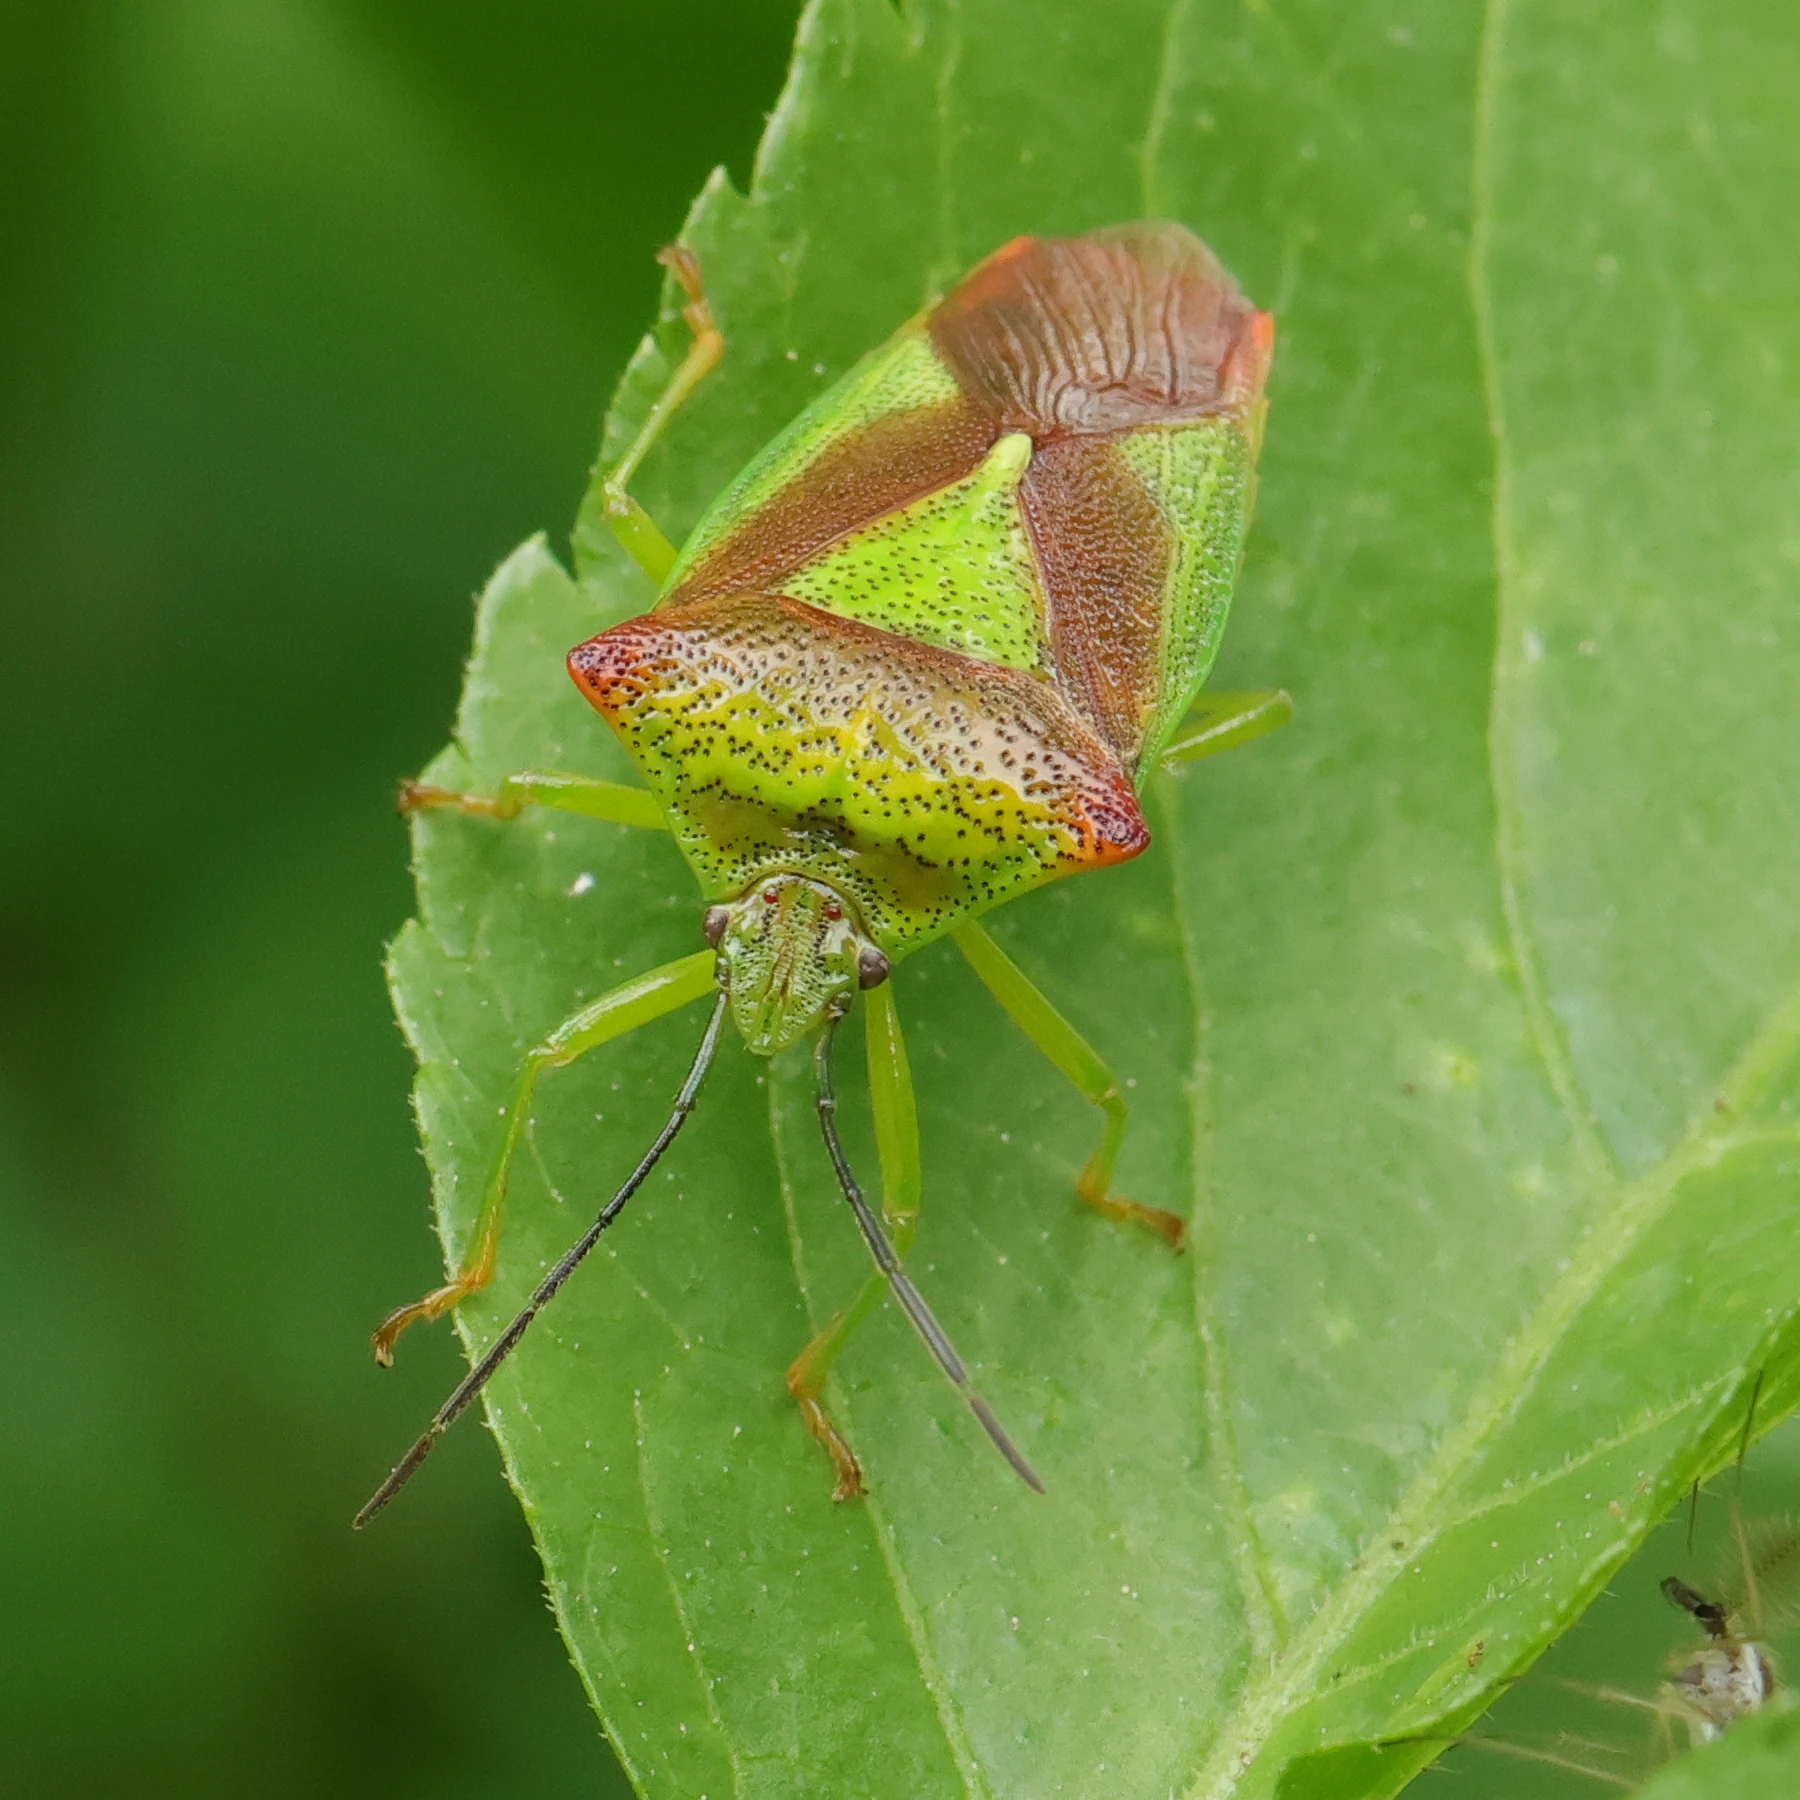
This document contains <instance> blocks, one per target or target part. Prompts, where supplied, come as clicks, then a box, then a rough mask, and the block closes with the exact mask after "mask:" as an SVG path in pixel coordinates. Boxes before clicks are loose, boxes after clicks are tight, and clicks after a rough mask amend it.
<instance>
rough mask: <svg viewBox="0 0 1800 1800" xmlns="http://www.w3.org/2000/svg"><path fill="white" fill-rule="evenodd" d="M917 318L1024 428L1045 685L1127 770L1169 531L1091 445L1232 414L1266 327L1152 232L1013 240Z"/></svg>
mask: <svg viewBox="0 0 1800 1800" xmlns="http://www.w3.org/2000/svg"><path fill="white" fill-rule="evenodd" d="M929 324H930V331H931V338H932V342H933V343H934V344H935V345H936V346H937V350H938V354H939V355H940V356H942V357H943V359H944V361H945V362H946V363H947V364H948V365H949V366H950V368H951V370H952V372H953V373H954V374H955V376H956V379H957V381H958V383H959V384H960V385H961V387H962V389H963V391H964V393H965V394H967V395H968V397H969V399H970V400H971V401H973V402H974V404H975V405H976V407H978V408H979V409H980V410H981V411H982V412H983V413H984V414H986V415H987V416H988V417H990V418H991V419H992V420H993V421H994V424H995V426H996V428H997V430H1000V431H1026V432H1029V433H1030V434H1031V437H1032V441H1033V443H1034V445H1035V446H1036V453H1035V455H1034V456H1033V458H1032V462H1031V467H1030V469H1029V471H1028V472H1027V474H1026V476H1025V480H1024V484H1023V486H1022V488H1021V491H1020V498H1021V501H1022V503H1023V505H1024V509H1025V517H1026V523H1027V525H1028V526H1029V528H1030V531H1031V536H1032V543H1033V546H1034V548H1035V549H1036V552H1037V557H1038V563H1039V566H1040V568H1041V569H1042V572H1043V578H1044V590H1045V600H1046V605H1047V609H1048V612H1049V625H1050V640H1051V647H1052V653H1053V655H1054V657H1055V661H1056V670H1057V680H1058V682H1059V684H1060V685H1061V686H1062V687H1063V689H1064V691H1065V692H1066V693H1067V694H1068V696H1069V698H1070V699H1071V701H1072V702H1073V703H1074V704H1075V705H1076V706H1077V707H1079V708H1080V709H1081V711H1082V712H1083V713H1084V714H1085V715H1086V716H1087V717H1088V718H1089V719H1090V720H1091V721H1092V722H1093V724H1094V726H1095V727H1096V728H1097V729H1098V730H1099V732H1100V733H1101V735H1102V736H1103V737H1104V738H1105V739H1106V741H1107V742H1108V743H1109V744H1110V745H1111V746H1112V748H1113V749H1114V750H1115V751H1116V752H1117V753H1118V754H1119V755H1120V756H1121V757H1122V758H1123V759H1124V761H1125V762H1126V764H1127V766H1133V765H1135V763H1136V760H1137V755H1138V751H1139V748H1140V746H1141V745H1142V743H1143V735H1144V730H1145V726H1146V723H1147V721H1148V720H1149V718H1150V717H1151V715H1152V714H1153V712H1154V710H1155V706H1156V701H1157V698H1158V695H1157V683H1158V679H1159V670H1158V663H1157V658H1158V656H1159V654H1160V645H1161V637H1162V607H1163V603H1164V591H1165V584H1166V579H1167V573H1168V557H1169V541H1168V540H1169V526H1168V523H1167V521H1165V520H1164V519H1163V517H1162V515H1161V513H1160V511H1159V510H1158V508H1157V505H1156V503H1155V501H1154V500H1153V499H1152V497H1151V496H1150V495H1149V494H1148V493H1147V492H1146V491H1145V489H1144V486H1143V484H1142V482H1140V481H1139V480H1138V478H1137V477H1136V476H1135V475H1134V474H1133V473H1132V471H1131V469H1130V468H1129V467H1128V466H1127V464H1126V463H1125V462H1124V460H1123V459H1122V458H1121V457H1120V456H1118V455H1117V453H1116V451H1115V449H1114V446H1113V444H1112V443H1111V442H1109V441H1108V440H1109V439H1112V438H1115V437H1116V436H1117V435H1118V434H1120V433H1123V432H1126V431H1130V430H1134V429H1142V428H1144V427H1146V426H1157V425H1173V424H1178V423H1180V422H1182V421H1184V420H1192V419H1199V418H1205V417H1207V416H1209V415H1219V414H1236V415H1238V416H1240V417H1245V416H1247V415H1248V414H1249V412H1250V409H1251V408H1252V407H1254V406H1255V404H1256V402H1257V399H1258V397H1259V395H1260V393H1261V391H1262V384H1263V379H1264V377H1265V376H1266V374H1267V371H1268V363H1269V355H1270V352H1271V349H1272V347H1273V323H1272V321H1271V320H1270V319H1269V317H1268V315H1267V314H1265V313H1259V312H1258V311H1257V310H1256V308H1255V307H1253V306H1252V305H1251V304H1250V302H1249V301H1248V300H1246V299H1245V298H1244V296H1243V294H1242V293H1241V292H1239V290H1238V286H1237V283H1236V282H1234V281H1233V280H1232V278H1231V277H1230V275H1228V274H1227V273H1226V272H1225V270H1224V268H1223V267H1222V266H1221V264H1220V263H1219V260H1218V258H1217V257H1215V256H1214V255H1213V253H1212V252H1211V251H1210V250H1209V249H1207V247H1206V246H1205V245H1204V244H1203V243H1201V242H1200V240H1199V239H1198V238H1197V237H1195V236H1194V234H1193V233H1192V232H1191V231H1189V230H1187V229H1186V227H1184V226H1181V225H1172V224H1155V223H1151V224H1139V225H1121V226H1117V227H1115V228H1114V229H1112V230H1108V231H1097V232H1094V233H1092V234H1091V235H1090V236H1088V237H1081V238H1048V239H1040V238H1016V239H1015V240H1014V241H1013V242H1012V243H1010V244H1008V245H1006V246H1005V247H1004V248H1003V249H1001V250H998V251H996V252H995V253H994V255H992V256H990V257H989V258H988V259H987V261H986V262H984V263H983V264H981V266H980V267H979V268H977V269H976V270H975V271H974V273H973V274H971V275H970V276H968V278H967V279H966V280H964V281H963V283H962V284H961V285H960V286H959V287H958V288H957V289H956V291H955V292H954V293H952V294H951V295H950V296H949V298H948V299H946V300H945V301H944V302H943V303H942V304H941V305H940V306H938V308H937V309H936V310H935V311H934V312H933V313H932V315H931V318H930V321H929Z"/></svg>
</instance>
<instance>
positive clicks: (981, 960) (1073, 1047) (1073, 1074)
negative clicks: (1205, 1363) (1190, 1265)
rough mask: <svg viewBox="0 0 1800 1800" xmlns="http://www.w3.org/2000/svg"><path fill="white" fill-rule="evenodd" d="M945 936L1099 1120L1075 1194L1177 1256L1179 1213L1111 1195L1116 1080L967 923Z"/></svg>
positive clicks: (1181, 1236) (1124, 1108) (1119, 1135)
mask: <svg viewBox="0 0 1800 1800" xmlns="http://www.w3.org/2000/svg"><path fill="white" fill-rule="evenodd" d="M950 935H951V936H952V937H953V938H954V939H955V940H956V947H957V949H959V950H960V951H961V952H962V953H963V955H964V956H966V957H967V958H968V959H969V966H970V967H971V968H972V969H974V971H975V973H976V974H977V975H979V976H980V977H981V979H982V981H983V983H984V984H985V985H986V987H987V990H988V992H989V993H990V994H992V995H993V996H994V998H995V999H996V1000H998V1001H999V1002H1000V1004H1001V1005H1002V1006H1003V1007H1004V1008H1005V1009H1006V1012H1007V1014H1008V1016H1009V1017H1010V1018H1011V1019H1012V1022H1013V1023H1014V1024H1015V1025H1017V1026H1018V1028H1019V1029H1020V1030H1021V1031H1022V1032H1024V1033H1025V1035H1026V1036H1027V1037H1028V1038H1030V1039H1031V1041H1032V1042H1033V1043H1034V1044H1036V1045H1037V1047H1038V1048H1039V1049H1040V1050H1041V1051H1043V1053H1044V1054H1045V1055H1046V1056H1047V1057H1049V1059H1050V1060H1051V1062H1053V1063H1054V1064H1055V1065H1056V1067H1057V1068H1058V1069H1060V1070H1061V1071H1062V1073H1063V1074H1064V1075H1066V1076H1067V1077H1068V1078H1069V1080H1070V1081H1072V1082H1073V1083H1074V1084H1075V1087H1076V1089H1077V1091H1078V1092H1079V1093H1080V1095H1081V1097H1082V1098H1083V1099H1084V1100H1087V1101H1090V1102H1091V1103H1092V1104H1093V1105H1095V1106H1097V1107H1099V1109H1100V1111H1101V1113H1102V1114H1103V1115H1104V1116H1105V1119H1106V1125H1105V1129H1104V1130H1103V1131H1102V1133H1101V1137H1100V1146H1099V1148H1098V1149H1097V1150H1095V1152H1094V1154H1093V1155H1092V1156H1090V1157H1089V1158H1088V1161H1087V1167H1086V1168H1084V1169H1083V1170H1082V1171H1081V1174H1080V1176H1079V1177H1078V1178H1077V1180H1076V1183H1075V1191H1076V1193H1078V1194H1079V1195H1080V1196H1081V1197H1082V1199H1083V1200H1085V1201H1086V1202H1087V1203H1088V1205H1089V1206H1091V1207H1094V1208H1095V1209H1096V1210H1097V1211H1100V1212H1103V1213H1105V1214H1106V1216H1107V1217H1108V1218H1109V1219H1118V1220H1120V1221H1125V1220H1130V1221H1133V1222H1135V1223H1136V1224H1139V1225H1148V1226H1149V1227H1150V1229H1151V1230H1152V1231H1154V1232H1157V1233H1159V1234H1160V1235H1161V1236H1163V1237H1165V1238H1167V1239H1168V1241H1169V1242H1170V1243H1171V1244H1172V1245H1173V1246H1174V1247H1175V1248H1176V1249H1177V1250H1179V1249H1181V1247H1182V1245H1183V1243H1184V1241H1185V1240H1186V1237H1187V1222H1186V1220H1184V1219H1183V1218H1182V1217H1181V1215H1180V1214H1179V1213H1172V1212H1166V1211H1165V1210H1164V1209H1163V1208H1162V1207H1160V1206H1140V1205H1139V1204H1138V1203H1137V1201H1135V1200H1127V1199H1124V1198H1123V1197H1122V1196H1121V1195H1118V1194H1115V1193H1114V1192H1113V1191H1112V1176H1113V1165H1114V1164H1115V1163H1116V1162H1117V1161H1118V1160H1119V1150H1120V1147H1121V1146H1122V1145H1123V1144H1124V1142H1125V1123H1126V1120H1127V1118H1128V1117H1129V1116H1130V1111H1131V1109H1130V1107H1129V1106H1128V1105H1127V1104H1126V1100H1125V1096H1124V1094H1123V1093H1122V1092H1121V1091H1120V1088H1119V1083H1118V1078H1117V1077H1116V1076H1115V1075H1114V1074H1113V1072H1112V1070H1111V1069H1109V1068H1108V1067H1107V1066H1106V1064H1105V1063H1104V1062H1103V1061H1102V1060H1101V1057H1100V1053H1099V1052H1098V1051H1097V1050H1096V1049H1095V1048H1094V1047H1093V1045H1092V1044H1090V1043H1089V1042H1088V1041H1087V1039H1086V1038H1084V1037H1083V1036H1082V1035H1081V1033H1080V1032H1079V1031H1077V1030H1076V1029H1075V1027H1074V1026H1073V1025H1071V1024H1070V1023H1069V1021H1068V1020H1067V1019H1065V1018H1064V1017H1063V1016H1062V1014H1061V1013H1059V1012H1058V1011H1057V1010H1056V1008H1055V1007H1054V1006H1052V1005H1051V1004H1050V1002H1049V1001H1048V1000H1047V999H1045V997H1044V996H1043V994H1042V993H1040V992H1039V991H1038V988H1037V985H1036V984H1035V983H1034V982H1033V981H1032V980H1031V978H1030V976H1028V975H1027V974H1026V973H1025V971H1024V970H1023V969H1021V968H1020V967H1019V965H1018V964H1017V963H1016V962H1014V961H1013V959H1012V958H1011V957H1010V956H1008V955H1007V954H1006V952H1005V951H1004V950H1002V949H1001V948H1000V946H999V945H998V944H996V943H995V942H994V940H993V939H992V938H991V937H989V936H988V934H987V933H986V932H985V931H983V930H982V928H981V927H980V926H979V925H978V924H976V923H975V921H974V920H973V919H971V920H969V921H967V922H966V923H964V924H962V925H959V926H957V928H956V929H955V930H954V931H953V932H952V933H951V934H950Z"/></svg>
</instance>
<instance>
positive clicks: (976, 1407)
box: [813, 1012, 1044, 1494]
mask: <svg viewBox="0 0 1800 1800" xmlns="http://www.w3.org/2000/svg"><path fill="white" fill-rule="evenodd" d="M842 1017H843V1014H842V1013H841V1012H833V1013H831V1014H830V1015H829V1016H828V1017H827V1019H826V1021H825V1028H824V1030H823V1031H821V1032H820V1033H819V1042H818V1048H817V1050H816V1051H815V1052H814V1054H813V1066H814V1068H815V1070H816V1071H817V1074H818V1086H819V1101H818V1105H819V1129H820V1130H821V1131H822V1132H823V1133H824V1135H825V1148H826V1150H827V1151H828V1152H829V1153H830V1156H831V1166H832V1167H833V1168H834V1169H835V1170H836V1171H837V1179H838V1186H839V1187H840V1188H841V1189H843V1193H844V1198H845V1199H846V1200H848V1201H849V1202H850V1210H851V1211H852V1212H853V1213H854V1214H855V1215H856V1223H857V1225H858V1227H859V1228H860V1229H861V1231H862V1234H863V1241H864V1242H865V1243H866V1244H867V1245H868V1246H869V1254H870V1255H871V1256H872V1257H874V1259H875V1266H876V1267H877V1268H878V1269H880V1271H881V1272H882V1274H884V1275H885V1276H886V1277H887V1279H888V1286H889V1287H890V1288H891V1289H892V1290H893V1294H894V1298H895V1299H896V1300H898V1301H899V1302H900V1305H901V1308H902V1310H903V1311H904V1312H905V1314H906V1316H907V1317H908V1318H909V1319H910V1320H911V1321H912V1323H913V1329H914V1330H915V1331H917V1332H918V1334H919V1336H920V1337H922V1338H923V1339H924V1340H925V1348H926V1349H927V1350H929V1351H930V1352H931V1354H932V1355H933V1357H935V1358H936V1359H937V1365H938V1367H939V1368H940V1369H942V1370H943V1371H944V1373H945V1374H946V1375H948V1376H949V1377H950V1379H951V1381H952V1382H953V1383H955V1385H956V1389H957V1391H958V1392H959V1393H960V1394H961V1395H962V1397H963V1398H964V1399H965V1400H966V1401H967V1402H968V1403H969V1411H970V1412H972V1413H973V1414H974V1415H975V1417H976V1418H977V1419H979V1420H980V1421H981V1428H982V1430H983V1431H985V1432H986V1433H987V1434H988V1436H989V1437H990V1438H992V1439H993V1442H994V1448H995V1449H996V1450H998V1451H999V1452H1000V1454H1001V1455H1002V1456H1004V1457H1005V1458H1006V1460H1007V1461H1008V1462H1009V1463H1011V1464H1012V1466H1013V1470H1014V1472H1015V1473H1016V1474H1017V1475H1018V1477H1019V1479H1020V1480H1021V1481H1023V1482H1024V1483H1025V1485H1026V1486H1027V1487H1028V1488H1030V1489H1031V1490H1032V1491H1033V1492H1034V1493H1039V1494H1041V1493H1043V1492H1044V1483H1043V1480H1042V1478H1041V1477H1040V1476H1039V1474H1038V1472H1037V1470H1036V1469H1034V1468H1033V1467H1032V1466H1031V1464H1030V1463H1029V1462H1027V1461H1026V1460H1025V1452H1024V1451H1023V1450H1021V1449H1020V1448H1019V1446H1018V1445H1017V1444H1015V1443H1014V1442H1013V1441H1012V1439H1011V1438H1010V1437H1008V1436H1007V1434H1006V1428H1005V1426H1003V1425H1002V1424H1001V1423H1000V1421H999V1420H998V1419H997V1418H995V1417H994V1411H993V1408H992V1407H990V1406H989V1405H988V1403H987V1402H986V1401H985V1400H984V1399H982V1397H981V1396H980V1395H979V1394H978V1393H976V1391H975V1388H974V1384H973V1383H972V1382H971V1381H970V1380H969V1371H968V1369H967V1368H966V1367H964V1365H963V1359H962V1358H961V1357H960V1356H958V1355H957V1354H956V1346H955V1345H954V1344H952V1343H951V1342H950V1339H949V1336H948V1334H947V1333H946V1332H945V1330H944V1328H943V1326H941V1325H940V1324H939V1323H938V1322H937V1319H936V1318H935V1317H934V1316H933V1314H932V1311H931V1308H930V1307H929V1306H927V1305H926V1304H925V1296H924V1295H923V1294H921V1293H920V1292H919V1290H918V1289H917V1288H916V1287H914V1286H913V1284H912V1282H911V1280H910V1279H909V1278H908V1276H907V1273H906V1271H905V1270H904V1269H903V1268H902V1267H901V1266H900V1258H899V1256H898V1255H897V1254H896V1253H895V1250H894V1246H893V1245H892V1244H891V1243H889V1242H888V1235H887V1233H886V1232H885V1231H883V1230H882V1228H881V1221H880V1220H879V1219H878V1218H877V1217H876V1216H875V1212H874V1209H873V1208H872V1207H871V1206H870V1205H869V1202H868V1199H867V1197H866V1196H865V1195H864V1193H863V1191H862V1188H861V1187H860V1186H859V1185H858V1183H857V1179H856V1176H855V1174H854V1173H853V1172H852V1170H851V1168H850V1162H849V1158H847V1157H846V1156H845V1155H844V1147H843V1145H842V1144H841V1143H839V1142H838V1133H837V1095H836V1094H835V1093H834V1092H833V1090H832V1085H831V1045H832V1040H833V1039H834V1038H835V1037H836V1035H837V1027H838V1021H839V1019H841V1018H842Z"/></svg>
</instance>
